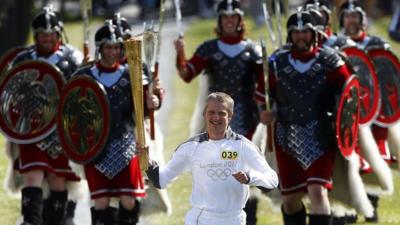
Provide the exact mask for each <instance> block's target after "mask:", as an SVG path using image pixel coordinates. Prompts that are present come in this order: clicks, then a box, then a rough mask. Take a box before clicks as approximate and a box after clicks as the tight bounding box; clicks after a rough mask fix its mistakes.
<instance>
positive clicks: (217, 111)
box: [203, 99, 232, 140]
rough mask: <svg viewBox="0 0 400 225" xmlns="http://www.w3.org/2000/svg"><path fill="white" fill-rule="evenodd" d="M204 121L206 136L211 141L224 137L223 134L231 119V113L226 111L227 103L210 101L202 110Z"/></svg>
mask: <svg viewBox="0 0 400 225" xmlns="http://www.w3.org/2000/svg"><path fill="white" fill-rule="evenodd" d="M203 115H204V119H205V122H206V130H207V133H208V136H209V138H210V139H212V140H219V139H222V138H224V137H225V132H226V130H227V128H228V125H229V122H230V121H231V119H232V112H230V111H229V110H228V106H227V103H223V102H220V101H218V100H216V99H210V100H208V102H207V105H206V108H205V109H204V113H203Z"/></svg>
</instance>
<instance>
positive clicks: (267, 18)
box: [262, 2, 276, 48]
mask: <svg viewBox="0 0 400 225" xmlns="http://www.w3.org/2000/svg"><path fill="white" fill-rule="evenodd" d="M262 7H263V13H264V20H265V25H266V26H267V31H268V35H269V38H270V39H271V44H272V46H273V48H276V38H275V34H274V31H273V29H272V21H271V16H270V15H269V13H268V8H267V4H266V3H265V2H264V3H263V4H262Z"/></svg>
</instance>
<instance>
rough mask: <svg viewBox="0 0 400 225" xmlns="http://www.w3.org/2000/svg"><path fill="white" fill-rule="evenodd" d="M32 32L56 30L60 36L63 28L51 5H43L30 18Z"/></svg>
mask: <svg viewBox="0 0 400 225" xmlns="http://www.w3.org/2000/svg"><path fill="white" fill-rule="evenodd" d="M32 29H33V32H34V34H37V33H38V32H46V33H53V32H57V33H58V34H59V35H60V36H61V34H62V32H63V30H64V26H63V22H62V21H61V19H60V16H59V14H58V13H57V12H56V11H54V10H53V8H52V7H51V6H45V7H43V9H42V10H41V12H39V13H38V14H37V15H36V16H35V17H34V18H33V20H32Z"/></svg>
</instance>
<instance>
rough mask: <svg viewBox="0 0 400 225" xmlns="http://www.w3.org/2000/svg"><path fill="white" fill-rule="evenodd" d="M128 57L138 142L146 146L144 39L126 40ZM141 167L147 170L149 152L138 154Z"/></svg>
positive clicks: (141, 145)
mask: <svg viewBox="0 0 400 225" xmlns="http://www.w3.org/2000/svg"><path fill="white" fill-rule="evenodd" d="M124 46H125V51H126V57H127V59H128V65H129V76H130V79H131V90H132V98H133V107H134V113H135V118H134V119H135V132H136V142H137V144H138V145H139V146H140V147H145V146H146V139H145V132H144V131H145V130H144V102H143V81H142V74H143V68H142V40H141V39H140V38H133V39H129V40H127V41H125V42H124ZM138 157H139V162H140V168H141V169H142V170H147V168H148V158H149V157H148V153H147V152H143V153H140V154H138Z"/></svg>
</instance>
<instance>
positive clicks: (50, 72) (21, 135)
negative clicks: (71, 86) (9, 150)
mask: <svg viewBox="0 0 400 225" xmlns="http://www.w3.org/2000/svg"><path fill="white" fill-rule="evenodd" d="M64 84H65V80H64V77H63V75H62V74H61V72H60V71H59V70H58V69H57V68H56V67H55V66H53V65H51V64H48V63H46V62H42V61H37V60H29V61H25V62H23V63H20V64H18V65H17V66H15V67H14V68H12V69H10V70H8V71H7V72H6V74H5V75H4V77H3V79H2V81H1V82H0V105H1V108H0V130H1V132H2V133H3V134H4V135H5V136H6V137H7V139H9V140H10V141H11V142H14V143H17V144H29V143H34V142H37V141H39V140H42V139H43V138H45V137H47V136H48V135H49V134H50V133H51V132H53V131H54V130H55V126H56V113H57V105H58V101H59V99H60V94H61V90H62V87H63V86H64Z"/></svg>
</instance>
